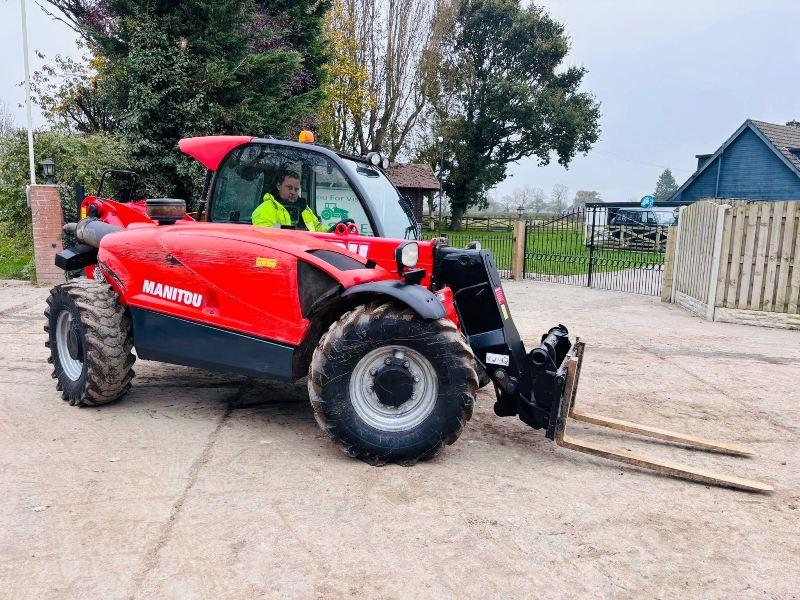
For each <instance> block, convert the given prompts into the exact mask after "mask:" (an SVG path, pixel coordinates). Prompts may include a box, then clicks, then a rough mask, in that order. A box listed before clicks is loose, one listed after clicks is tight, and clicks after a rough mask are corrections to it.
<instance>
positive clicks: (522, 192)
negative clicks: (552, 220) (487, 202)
mask: <svg viewBox="0 0 800 600" xmlns="http://www.w3.org/2000/svg"><path fill="white" fill-rule="evenodd" d="M500 204H501V206H502V208H503V212H506V213H514V214H516V212H517V211H518V210H519V207H522V209H523V211H524V212H530V213H540V212H543V211H544V209H545V207H546V206H547V196H546V194H545V193H544V190H543V189H542V188H535V187H529V186H523V187H518V188H516V189H514V191H513V192H511V194H508V195H506V196H503V197H502V198H501V199H500Z"/></svg>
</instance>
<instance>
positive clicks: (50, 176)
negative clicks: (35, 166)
mask: <svg viewBox="0 0 800 600" xmlns="http://www.w3.org/2000/svg"><path fill="white" fill-rule="evenodd" d="M39 166H40V167H42V175H43V176H44V182H45V184H47V185H53V184H54V183H55V176H56V163H54V162H53V159H52V158H45V159H44V160H43V161H42V162H40V163H39Z"/></svg>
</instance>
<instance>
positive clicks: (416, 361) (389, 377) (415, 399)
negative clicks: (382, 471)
mask: <svg viewBox="0 0 800 600" xmlns="http://www.w3.org/2000/svg"><path fill="white" fill-rule="evenodd" d="M349 394H350V402H351V403H352V405H353V408H354V409H355V411H356V413H357V414H358V416H359V417H360V418H361V419H363V420H364V422H365V423H367V424H368V425H369V426H371V427H374V428H375V429H379V430H381V431H407V430H409V429H412V428H414V427H416V426H417V425H419V424H420V423H422V422H423V421H424V420H425V419H426V418H427V417H428V415H430V414H431V412H433V410H434V407H435V405H436V399H437V395H438V383H437V378H436V370H435V369H434V367H433V365H432V364H431V362H430V361H429V360H428V359H427V358H426V357H425V356H423V355H422V354H421V353H420V352H418V351H417V350H412V349H411V348H408V347H407V346H401V345H394V344H392V345H391V346H381V347H379V348H375V349H374V350H371V351H370V352H368V353H367V354H366V355H365V356H364V357H363V358H361V360H359V361H358V363H357V364H356V366H355V368H354V369H353V371H352V373H351V374H350V385H349Z"/></svg>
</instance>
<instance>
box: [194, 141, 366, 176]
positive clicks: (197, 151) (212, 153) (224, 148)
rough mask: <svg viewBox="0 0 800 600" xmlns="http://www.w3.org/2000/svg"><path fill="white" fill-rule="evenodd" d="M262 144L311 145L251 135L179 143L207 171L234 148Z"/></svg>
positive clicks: (351, 156) (343, 154)
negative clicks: (255, 143) (252, 143)
mask: <svg viewBox="0 0 800 600" xmlns="http://www.w3.org/2000/svg"><path fill="white" fill-rule="evenodd" d="M253 141H255V142H261V143H265V144H266V143H277V144H281V145H284V146H290V147H295V148H304V147H308V146H309V145H310V144H305V143H301V142H293V141H290V140H281V139H278V138H258V137H254V136H250V135H206V136H201V137H190V138H183V139H182V140H180V141H179V142H178V149H179V150H180V151H181V152H183V153H184V154H188V155H189V156H191V157H192V158H194V159H196V160H197V161H199V162H200V164H202V165H203V166H204V167H205V168H206V169H209V170H211V171H216V170H217V169H218V168H219V165H220V163H221V162H222V160H223V159H224V158H225V157H226V156H227V155H228V153H229V152H230V151H231V150H233V149H234V148H238V147H239V146H244V145H245V144H249V143H251V142H253ZM313 147H314V148H315V149H316V150H318V151H321V152H323V153H328V154H329V155H331V156H332V155H338V156H340V157H342V158H349V159H350V160H355V161H358V162H363V163H365V164H366V159H365V158H364V157H363V156H358V155H355V154H350V153H348V152H342V151H341V150H336V149H335V148H329V147H328V146H325V145H323V144H313Z"/></svg>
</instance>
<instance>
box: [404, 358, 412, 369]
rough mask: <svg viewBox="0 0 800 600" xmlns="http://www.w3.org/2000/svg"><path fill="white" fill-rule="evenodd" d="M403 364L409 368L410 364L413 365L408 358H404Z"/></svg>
mask: <svg viewBox="0 0 800 600" xmlns="http://www.w3.org/2000/svg"><path fill="white" fill-rule="evenodd" d="M403 366H404V367H405V368H406V369H407V368H408V367H410V366H411V363H410V362H408V361H407V360H404V361H403Z"/></svg>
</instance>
